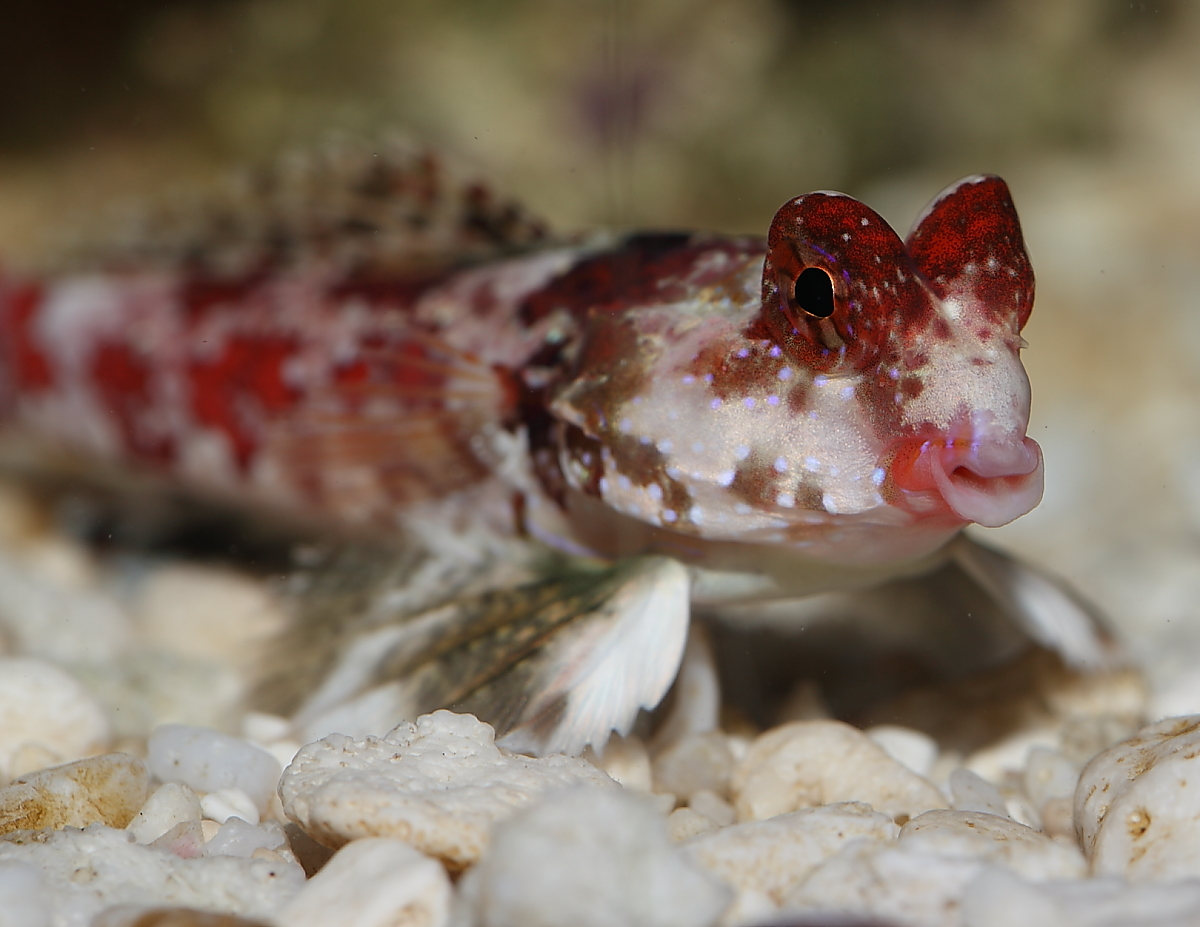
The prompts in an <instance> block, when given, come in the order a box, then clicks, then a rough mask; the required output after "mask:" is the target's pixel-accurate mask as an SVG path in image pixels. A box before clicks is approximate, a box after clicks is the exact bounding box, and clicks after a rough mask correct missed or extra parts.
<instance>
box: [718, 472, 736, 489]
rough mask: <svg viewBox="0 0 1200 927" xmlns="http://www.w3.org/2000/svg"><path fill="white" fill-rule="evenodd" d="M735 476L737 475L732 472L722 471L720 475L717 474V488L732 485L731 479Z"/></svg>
mask: <svg viewBox="0 0 1200 927" xmlns="http://www.w3.org/2000/svg"><path fill="white" fill-rule="evenodd" d="M735 476H737V473H736V472H735V471H733V470H722V471H721V472H720V473H718V474H717V485H718V486H731V485H732V484H733V478H734V477H735Z"/></svg>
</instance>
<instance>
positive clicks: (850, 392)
mask: <svg viewBox="0 0 1200 927" xmlns="http://www.w3.org/2000/svg"><path fill="white" fill-rule="evenodd" d="M838 395H839V396H841V397H842V399H845V400H849V399H853V398H854V387H853V386H843V387H842V391H841V392H840V393H838Z"/></svg>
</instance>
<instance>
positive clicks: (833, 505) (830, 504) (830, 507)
mask: <svg viewBox="0 0 1200 927" xmlns="http://www.w3.org/2000/svg"><path fill="white" fill-rule="evenodd" d="M821 506H822V507H823V508H824V509H825V511H826V512H828V513H829V514H830V515H836V514H837V513H838V506H837V500H835V499H834V498H833V496H832V495H831V494H830V493H824V494H823V495H822V496H821Z"/></svg>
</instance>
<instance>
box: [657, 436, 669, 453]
mask: <svg viewBox="0 0 1200 927" xmlns="http://www.w3.org/2000/svg"><path fill="white" fill-rule="evenodd" d="M654 446H655V447H657V448H658V451H659V453H660V454H669V453H671V448H672V447H674V445H673V444H672V443H671V439H670V438H660V439H659V441H658V443H657V444H656V445H654Z"/></svg>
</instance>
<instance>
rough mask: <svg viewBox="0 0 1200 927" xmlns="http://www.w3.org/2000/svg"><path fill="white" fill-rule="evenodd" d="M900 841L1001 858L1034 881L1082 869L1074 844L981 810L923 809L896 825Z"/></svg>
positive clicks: (1071, 875) (1077, 874) (1076, 875)
mask: <svg viewBox="0 0 1200 927" xmlns="http://www.w3.org/2000/svg"><path fill="white" fill-rule="evenodd" d="M900 845H901V846H902V847H904V848H906V849H908V850H913V851H920V852H925V853H939V854H941V855H943V856H959V857H973V858H978V859H983V860H986V861H988V862H992V863H1001V864H1003V865H1005V866H1009V867H1011V868H1012V869H1014V870H1015V871H1017V872H1020V873H1021V874H1022V875H1024V876H1026V877H1028V878H1030V879H1034V880H1037V881H1042V880H1045V879H1081V878H1083V877H1084V876H1085V875H1087V862H1086V861H1085V860H1084V858H1083V854H1082V853H1081V852H1080V851H1079V849H1078V847H1075V846H1071V845H1069V844H1065V843H1059V842H1058V841H1056V840H1051V839H1050V838H1049V837H1047V836H1046V835H1045V834H1042V833H1039V832H1038V831H1036V830H1033V829H1032V828H1029V827H1026V826H1025V825H1024V824H1018V823H1017V822H1016V821H1014V820H1013V819H1012V818H1009V817H1003V816H1001V815H996V814H987V813H985V812H981V811H945V810H940V811H926V812H925V813H924V814H922V815H919V816H918V817H915V818H913V819H912V820H911V821H909V822H908V823H907V824H905V825H904V827H903V828H901V830H900Z"/></svg>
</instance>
